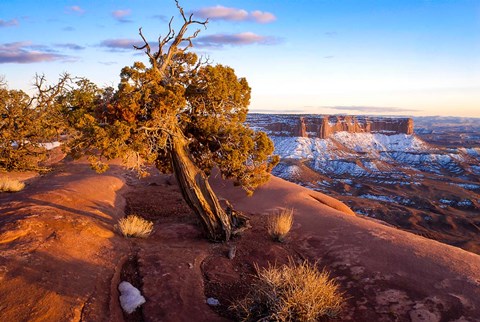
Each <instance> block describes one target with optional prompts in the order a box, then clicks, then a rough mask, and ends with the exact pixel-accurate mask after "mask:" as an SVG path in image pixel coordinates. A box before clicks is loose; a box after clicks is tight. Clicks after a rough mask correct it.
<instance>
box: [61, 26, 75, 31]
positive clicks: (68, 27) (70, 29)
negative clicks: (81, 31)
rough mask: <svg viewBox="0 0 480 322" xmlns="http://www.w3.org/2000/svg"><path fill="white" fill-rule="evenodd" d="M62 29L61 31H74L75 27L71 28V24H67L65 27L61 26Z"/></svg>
mask: <svg viewBox="0 0 480 322" xmlns="http://www.w3.org/2000/svg"><path fill="white" fill-rule="evenodd" d="M62 30H63V31H74V30H75V28H73V27H72V26H67V27H63V28H62Z"/></svg>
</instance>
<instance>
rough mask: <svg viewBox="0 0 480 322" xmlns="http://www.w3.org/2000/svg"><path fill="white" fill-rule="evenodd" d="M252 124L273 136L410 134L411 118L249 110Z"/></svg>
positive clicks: (322, 136)
mask: <svg viewBox="0 0 480 322" xmlns="http://www.w3.org/2000/svg"><path fill="white" fill-rule="evenodd" d="M248 121H249V123H250V124H251V125H252V127H254V128H258V129H261V130H264V131H267V132H269V133H270V134H272V135H275V136H300V137H313V138H315V137H316V138H320V139H325V138H327V137H329V136H330V135H331V134H333V133H336V132H341V131H346V132H350V133H382V134H400V133H403V134H413V120H412V119H411V118H387V117H370V116H343V115H342V116H340V115H279V114H277V115H269V114H250V115H249V118H248Z"/></svg>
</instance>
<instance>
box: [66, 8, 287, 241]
mask: <svg viewBox="0 0 480 322" xmlns="http://www.w3.org/2000/svg"><path fill="white" fill-rule="evenodd" d="M176 3H177V8H178V10H179V11H180V15H181V17H182V19H183V23H182V25H181V27H180V29H179V31H178V32H175V31H174V29H173V27H172V21H173V18H172V19H171V20H170V23H169V31H168V33H167V35H166V36H165V37H163V38H161V37H160V38H159V42H158V47H157V48H156V51H153V50H152V47H151V45H150V43H149V42H148V41H147V40H146V39H145V37H144V35H143V33H142V29H141V28H140V31H139V33H140V37H141V38H142V39H143V41H144V45H143V46H140V47H135V48H136V49H138V50H143V51H144V52H145V54H146V55H147V57H148V58H149V64H150V65H149V66H145V64H143V63H140V62H136V63H134V64H133V66H131V67H124V68H123V69H122V71H121V74H120V83H119V85H118V89H117V90H116V91H115V92H114V93H112V92H111V91H110V92H108V93H105V92H101V93H95V91H96V88H93V87H91V86H87V85H88V82H87V83H84V84H81V85H82V86H83V89H82V88H81V86H80V87H79V88H77V90H78V92H75V93H71V96H70V99H66V100H65V101H64V105H65V106H66V112H67V115H69V117H71V120H70V121H71V124H72V125H73V126H75V127H76V130H77V132H78V133H80V134H81V135H80V136H78V137H76V139H75V140H73V142H72V143H71V147H72V151H73V152H74V153H76V152H77V153H85V152H88V151H90V154H91V155H93V156H96V157H94V158H92V159H91V160H92V162H93V163H94V165H95V166H96V167H97V169H101V170H102V169H104V166H103V164H102V163H101V162H100V159H101V158H102V157H105V158H107V159H111V158H116V157H123V158H124V160H125V161H126V162H127V164H130V165H132V166H133V167H135V168H136V169H137V170H139V171H140V172H141V171H142V164H145V163H147V164H148V163H150V164H154V165H155V166H156V167H157V168H158V169H160V170H162V171H164V172H165V171H173V173H174V174H175V176H176V179H177V181H178V184H179V187H180V189H181V192H182V195H183V197H184V199H185V200H186V202H187V204H188V205H189V206H190V207H191V209H192V210H193V211H194V212H195V214H196V215H197V216H198V217H199V218H200V221H201V223H202V225H203V227H204V230H205V232H206V234H207V236H208V238H209V239H211V240H214V241H225V240H228V239H229V238H230V236H231V234H232V232H234V231H235V230H236V229H237V228H239V227H238V226H239V225H241V223H242V220H238V218H237V217H236V212H234V211H230V210H227V209H223V208H222V207H221V206H220V203H219V201H218V198H217V196H216V195H215V193H214V192H213V191H212V189H211V187H210V185H209V183H208V175H209V174H210V172H211V171H212V169H213V168H214V167H217V168H218V169H219V170H220V172H221V173H222V175H223V176H224V177H226V178H230V179H233V180H234V182H235V183H237V184H238V185H241V186H242V187H243V188H244V189H245V190H246V191H247V192H248V193H251V192H252V191H253V190H254V189H255V188H256V187H257V186H258V185H260V184H262V183H264V182H266V181H267V180H268V177H269V172H270V170H271V169H272V167H273V166H274V165H275V164H276V163H277V162H278V159H277V158H276V157H274V156H272V153H273V149H274V147H273V143H272V141H271V140H270V139H269V138H268V137H267V135H266V134H265V133H263V132H255V131H253V130H252V129H251V128H249V127H248V125H246V124H245V120H246V115H247V111H248V105H249V102H250V92H251V89H250V87H249V85H248V83H247V81H246V79H245V78H238V77H237V76H236V75H235V72H234V70H233V69H232V68H230V67H227V66H222V65H211V64H209V63H208V62H207V61H202V60H201V59H199V58H198V57H197V55H196V54H194V53H192V52H189V51H188V50H189V48H190V47H192V40H193V39H194V38H195V37H196V36H197V35H198V33H199V31H200V30H196V31H195V32H193V33H191V34H190V35H188V34H187V33H188V31H189V28H190V27H191V26H192V25H197V26H201V27H204V26H206V24H207V23H208V20H207V21H196V20H193V19H192V15H190V16H189V17H187V16H186V15H185V13H184V11H183V9H182V8H181V7H180V6H179V5H178V2H176ZM84 92H87V93H90V94H91V95H85V93H84ZM82 93H83V94H82ZM79 95H80V96H82V97H84V98H85V97H88V99H86V100H84V101H81V102H80V101H79V100H78V96H79ZM69 102H70V103H69ZM72 102H74V103H72ZM79 110H81V111H82V112H81V113H77V115H76V116H73V118H72V114H74V111H79ZM132 160H133V162H132Z"/></svg>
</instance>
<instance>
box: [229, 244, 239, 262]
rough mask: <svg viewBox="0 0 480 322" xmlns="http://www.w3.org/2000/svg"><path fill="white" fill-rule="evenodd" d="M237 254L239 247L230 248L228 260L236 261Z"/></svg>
mask: <svg viewBox="0 0 480 322" xmlns="http://www.w3.org/2000/svg"><path fill="white" fill-rule="evenodd" d="M236 252H237V247H236V246H232V247H230V249H229V250H228V258H229V259H234V258H235V253H236Z"/></svg>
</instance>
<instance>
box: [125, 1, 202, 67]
mask: <svg viewBox="0 0 480 322" xmlns="http://www.w3.org/2000/svg"><path fill="white" fill-rule="evenodd" d="M175 4H176V6H177V9H178V11H180V15H181V16H182V18H183V25H182V27H181V28H180V30H179V32H178V34H176V33H175V30H174V29H173V28H172V22H173V17H172V18H171V19H170V22H169V23H168V33H167V35H166V36H165V37H163V38H162V37H159V38H158V40H159V41H158V51H157V52H156V53H155V54H153V55H152V54H151V50H150V45H149V43H148V42H147V40H146V39H145V37H144V36H143V34H142V28H140V29H139V32H140V36H141V37H142V40H143V42H144V43H145V44H144V45H143V46H141V47H138V46H134V48H135V49H138V50H143V49H146V50H145V53H146V54H147V56H148V57H149V58H150V61H151V63H152V67H153V68H154V69H155V70H157V71H158V72H159V73H160V74H161V75H162V76H164V74H165V71H166V70H167V67H168V66H169V65H170V63H171V61H172V58H173V57H174V56H175V54H177V53H184V52H185V51H187V49H189V48H191V47H193V43H192V39H194V38H196V37H197V36H198V34H199V32H200V29H198V30H196V31H195V32H194V33H193V34H192V35H191V36H185V33H186V32H187V30H188V27H189V26H190V25H193V24H196V25H202V26H204V27H205V29H206V28H207V24H208V19H206V20H205V21H198V20H193V19H192V18H193V14H191V15H190V16H189V17H188V19H187V17H186V16H185V12H184V10H183V8H182V7H181V6H180V4H179V2H178V0H175ZM183 42H187V43H188V44H187V45H186V46H185V47H183V48H179V46H181V44H182V43H183ZM167 46H169V47H168V50H166V47H167ZM164 50H166V53H165V54H164Z"/></svg>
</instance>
